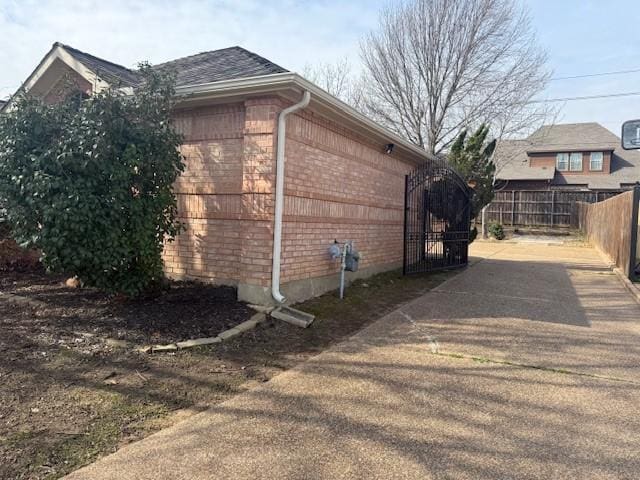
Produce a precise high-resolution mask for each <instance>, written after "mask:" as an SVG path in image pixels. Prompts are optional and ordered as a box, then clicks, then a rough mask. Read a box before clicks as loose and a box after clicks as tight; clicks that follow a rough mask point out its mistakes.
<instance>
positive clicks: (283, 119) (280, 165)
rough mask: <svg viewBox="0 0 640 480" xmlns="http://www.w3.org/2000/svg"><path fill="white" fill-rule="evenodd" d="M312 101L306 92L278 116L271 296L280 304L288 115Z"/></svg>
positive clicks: (281, 296) (283, 299) (282, 300)
mask: <svg viewBox="0 0 640 480" xmlns="http://www.w3.org/2000/svg"><path fill="white" fill-rule="evenodd" d="M310 100H311V93H310V92H309V91H308V90H306V91H305V92H304V94H303V95H302V100H300V101H299V102H298V103H296V104H294V105H291V106H290V107H287V108H285V109H284V110H282V111H281V112H280V115H279V116H278V134H277V135H278V138H277V145H276V191H275V212H274V219H273V258H272V264H271V296H272V297H273V299H274V300H275V301H276V302H278V303H284V302H285V300H286V299H285V297H284V295H282V293H281V292H280V264H281V253H282V212H283V207H284V161H285V160H284V159H285V143H286V128H287V115H289V114H290V113H293V112H296V111H298V110H301V109H303V108H305V107H307V105H309V101H310Z"/></svg>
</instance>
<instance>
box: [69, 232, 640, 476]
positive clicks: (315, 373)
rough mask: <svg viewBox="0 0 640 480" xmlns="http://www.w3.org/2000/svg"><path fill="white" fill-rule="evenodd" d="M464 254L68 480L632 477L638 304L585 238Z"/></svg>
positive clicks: (636, 459) (637, 424)
mask: <svg viewBox="0 0 640 480" xmlns="http://www.w3.org/2000/svg"><path fill="white" fill-rule="evenodd" d="M473 253H474V254H475V255H478V256H479V257H482V258H483V260H482V261H476V263H475V264H474V265H473V266H472V267H471V268H469V269H468V270H466V271H465V272H463V273H461V274H460V275H458V276H456V277H454V278H453V279H452V280H450V281H449V282H447V283H445V284H443V285H441V286H440V287H439V288H438V289H436V290H435V291H432V292H430V293H428V294H426V295H424V296H423V297H421V298H419V299H417V300H415V301H414V302H412V303H410V304H408V305H406V306H405V307H403V308H402V309H400V310H398V311H396V312H394V313H392V314H390V315H388V316H387V317H385V318H383V319H381V320H380V321H378V322H376V323H374V324H373V325H371V326H370V327H369V328H367V329H365V330H363V331H362V332H360V333H359V334H357V335H356V336H354V337H353V338H351V339H350V340H349V341H347V342H344V343H342V344H340V345H339V346H338V347H336V348H334V349H332V350H330V351H327V352H325V353H323V354H321V355H319V356H318V357H315V358H314V359H312V360H311V361H309V362H307V363H305V364H303V365H301V366H300V367H298V368H296V369H293V370H291V371H288V372H286V373H283V374H281V375H279V376H278V377H276V378H274V379H273V380H271V381H270V382H268V383H266V384H264V385H263V386H261V387H259V388H257V389H255V390H252V391H250V392H247V393H245V394H242V395H239V396H237V397H234V398H233V399H231V400H229V401H227V402H225V403H223V404H221V405H219V406H217V407H215V408H212V409H211V410H209V411H207V412H204V413H202V414H199V415H196V416H194V417H191V418H190V419H188V420H186V421H184V422H182V423H180V424H178V425H176V426H174V427H172V428H169V429H166V430H163V431H161V432H159V433H157V434H155V435H153V436H151V437H149V438H147V439H146V440H143V441H141V442H138V443H135V444H132V445H130V446H127V447H125V448H123V449H121V450H120V451H118V452H117V453H115V454H113V455H111V456H109V457H106V458H104V459H103V460H101V461H99V462H97V463H95V464H93V465H91V466H89V467H87V468H85V469H82V470H79V471H77V472H76V473H75V474H72V475H71V476H69V477H68V478H70V479H92V480H99V479H154V480H156V479H158V478H170V479H172V480H179V479H184V480H187V479H189V480H197V479H220V480H222V479H309V480H313V479H332V480H333V479H396V478H397V479H430V478H438V479H507V478H510V479H514V478H518V479H533V478H539V479H551V478H553V479H556V478H580V479H593V478H612V479H613V478H615V479H620V478H628V479H632V478H633V479H635V478H638V476H639V475H640V474H639V472H640V453H639V452H640V306H639V305H638V304H636V303H635V302H634V301H633V300H632V297H631V296H630V294H628V293H627V292H626V291H625V290H624V289H623V287H622V286H621V284H620V283H619V281H618V279H617V278H616V277H615V276H613V275H612V274H611V273H610V272H609V271H608V270H607V269H606V268H605V265H604V263H603V262H602V260H601V259H600V258H599V257H598V255H597V254H596V253H595V252H594V251H593V250H591V249H589V248H575V247H573V248H569V247H562V246H540V245H514V244H510V245H504V244H492V243H479V244H476V245H474V248H473Z"/></svg>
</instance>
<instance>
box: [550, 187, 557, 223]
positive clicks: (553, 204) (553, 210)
mask: <svg viewBox="0 0 640 480" xmlns="http://www.w3.org/2000/svg"><path fill="white" fill-rule="evenodd" d="M555 215H556V191H555V190H551V226H552V227H553V225H554V220H555Z"/></svg>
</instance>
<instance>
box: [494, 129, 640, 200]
mask: <svg viewBox="0 0 640 480" xmlns="http://www.w3.org/2000/svg"><path fill="white" fill-rule="evenodd" d="M598 150H605V151H612V155H611V173H610V174H602V173H594V174H581V175H572V174H570V173H566V172H557V171H556V170H555V168H543V167H530V166H529V157H528V155H527V153H539V152H567V151H598ZM493 161H494V163H495V164H496V170H497V177H498V178H499V179H500V180H550V181H551V183H552V184H554V185H586V186H588V188H591V189H618V188H621V187H624V186H629V185H632V184H634V183H636V182H638V181H640V150H623V149H622V147H621V146H620V138H619V137H618V136H617V135H615V134H614V133H612V132H610V131H609V130H607V129H606V128H604V127H603V126H602V125H600V124H598V123H595V122H592V123H571V124H564V125H545V126H543V127H541V128H539V129H538V130H537V131H536V132H534V133H533V134H531V135H530V136H529V137H528V138H526V139H524V140H503V141H501V142H499V143H498V146H497V148H496V152H495V154H494V157H493Z"/></svg>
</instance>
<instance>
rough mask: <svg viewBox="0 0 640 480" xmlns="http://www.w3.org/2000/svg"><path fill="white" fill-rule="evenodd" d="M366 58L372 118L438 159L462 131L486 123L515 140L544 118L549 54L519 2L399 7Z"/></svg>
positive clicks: (439, 1)
mask: <svg viewBox="0 0 640 480" xmlns="http://www.w3.org/2000/svg"><path fill="white" fill-rule="evenodd" d="M361 56H362V60H363V64H364V69H365V75H366V81H365V82H364V84H365V85H366V88H367V90H366V92H365V95H364V101H365V108H366V110H367V112H369V113H370V114H371V115H372V116H373V117H374V118H375V119H377V120H378V121H380V122H382V123H384V124H385V125H386V126H388V127H390V128H392V129H393V130H395V131H397V132H398V133H400V134H402V135H404V136H405V137H407V138H409V139H410V140H411V141H413V142H414V143H416V144H418V145H420V146H423V147H425V149H426V150H427V151H429V152H431V153H434V154H435V153H439V152H441V151H442V150H443V149H445V148H446V147H447V146H448V145H449V144H450V143H451V141H453V139H454V138H455V136H456V135H457V134H458V132H459V131H460V130H461V129H462V128H475V127H476V126H477V125H478V124H479V123H482V122H486V123H488V124H489V125H491V126H492V128H493V130H494V131H495V130H499V131H500V132H499V133H500V135H499V136H502V135H509V136H511V135H514V134H518V133H522V132H523V130H525V129H527V128H529V127H530V126H531V123H532V121H535V123H536V124H538V125H539V121H538V120H539V118H541V116H544V115H545V114H546V113H545V111H546V109H547V107H546V105H545V104H541V103H531V101H532V99H533V98H534V97H535V96H536V95H537V94H539V93H540V92H541V91H542V90H543V89H544V87H545V85H546V82H547V80H548V77H549V73H548V72H547V69H546V61H547V56H546V53H545V52H544V51H543V50H541V48H540V47H539V46H538V43H537V41H536V38H535V34H534V32H533V30H532V27H531V22H530V19H529V16H528V13H527V11H526V10H525V9H524V7H522V6H520V4H519V3H516V0H407V1H405V2H403V3H399V4H393V5H392V6H391V7H389V8H387V9H386V10H384V11H383V12H382V14H381V16H380V24H379V28H378V29H377V30H375V31H373V32H371V33H370V34H369V35H368V36H367V37H366V39H365V40H364V41H363V42H362V45H361ZM496 133H498V132H496ZM494 134H495V133H494Z"/></svg>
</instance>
